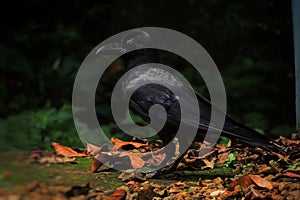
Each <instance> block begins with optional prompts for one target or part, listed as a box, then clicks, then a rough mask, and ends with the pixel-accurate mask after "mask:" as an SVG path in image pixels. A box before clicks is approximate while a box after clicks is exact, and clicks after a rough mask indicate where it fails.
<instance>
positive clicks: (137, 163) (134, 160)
mask: <svg viewBox="0 0 300 200" xmlns="http://www.w3.org/2000/svg"><path fill="white" fill-rule="evenodd" d="M128 156H129V159H130V162H131V166H132V167H133V168H134V169H141V168H142V167H144V165H145V161H144V160H143V159H142V158H141V157H140V156H139V155H137V154H134V153H130V154H129V155H128Z"/></svg>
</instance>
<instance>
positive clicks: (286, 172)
mask: <svg viewBox="0 0 300 200" xmlns="http://www.w3.org/2000/svg"><path fill="white" fill-rule="evenodd" d="M282 175H283V176H286V177H290V178H300V174H298V173H296V172H293V171H285V172H284V173H283V174H282Z"/></svg>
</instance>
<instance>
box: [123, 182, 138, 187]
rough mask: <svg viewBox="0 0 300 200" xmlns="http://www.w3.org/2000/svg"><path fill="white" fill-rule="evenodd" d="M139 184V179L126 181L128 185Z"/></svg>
mask: <svg viewBox="0 0 300 200" xmlns="http://www.w3.org/2000/svg"><path fill="white" fill-rule="evenodd" d="M138 184H139V182H137V181H128V182H127V183H126V185H135V186H136V185H138Z"/></svg>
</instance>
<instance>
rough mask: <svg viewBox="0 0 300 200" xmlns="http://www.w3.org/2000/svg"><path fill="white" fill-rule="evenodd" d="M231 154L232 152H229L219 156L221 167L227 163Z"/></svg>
mask: <svg viewBox="0 0 300 200" xmlns="http://www.w3.org/2000/svg"><path fill="white" fill-rule="evenodd" d="M229 153H230V151H227V152H224V153H222V154H219V155H218V164H219V165H222V164H224V163H225V162H226V160H227V158H228V155H229Z"/></svg>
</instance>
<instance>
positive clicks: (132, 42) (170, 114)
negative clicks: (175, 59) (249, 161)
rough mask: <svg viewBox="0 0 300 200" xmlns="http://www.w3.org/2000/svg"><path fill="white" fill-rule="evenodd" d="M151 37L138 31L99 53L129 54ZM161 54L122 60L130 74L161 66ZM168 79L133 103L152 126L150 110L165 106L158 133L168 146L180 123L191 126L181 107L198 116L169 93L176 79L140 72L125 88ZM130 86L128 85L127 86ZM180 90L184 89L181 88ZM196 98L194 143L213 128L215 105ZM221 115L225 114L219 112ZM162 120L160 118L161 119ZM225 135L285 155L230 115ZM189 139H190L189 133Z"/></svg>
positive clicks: (145, 52)
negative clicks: (163, 121) (151, 65)
mask: <svg viewBox="0 0 300 200" xmlns="http://www.w3.org/2000/svg"><path fill="white" fill-rule="evenodd" d="M149 37H150V36H149V35H148V33H146V32H144V31H136V32H134V34H131V35H128V36H126V37H125V38H123V40H122V41H120V43H114V44H110V45H107V46H104V47H101V48H100V49H99V50H100V51H101V52H102V53H104V54H105V53H113V52H114V51H119V52H128V51H129V50H130V49H132V47H133V46H138V45H142V43H143V42H144V40H149ZM158 57H159V56H158V51H157V50H156V49H150V48H145V49H139V50H135V51H131V52H129V53H126V54H124V55H122V56H121V59H122V60H123V63H124V66H125V68H126V70H127V71H128V70H130V69H132V68H134V67H136V66H139V65H142V64H145V63H159V62H158ZM147 78H148V79H153V78H157V79H166V80H164V81H165V82H166V85H159V84H151V83H149V84H145V85H143V86H142V87H140V88H138V89H137V90H135V91H134V93H133V95H132V96H131V98H130V101H129V107H130V109H131V110H132V111H133V112H134V113H136V114H137V115H139V116H140V117H142V118H143V119H144V120H145V121H147V122H148V123H149V122H150V117H149V109H150V108H151V107H152V106H153V105H155V104H159V105H161V106H163V107H164V108H165V110H166V113H167V120H166V124H165V126H164V128H163V129H162V130H161V131H160V132H159V133H158V135H159V137H160V138H161V140H162V141H163V143H164V144H167V143H168V142H170V141H171V140H172V139H173V138H174V136H175V134H176V131H177V130H178V127H179V124H180V122H183V123H187V124H188V119H181V113H180V106H184V109H187V110H188V111H189V112H190V113H191V115H192V114H193V113H194V112H193V108H192V107H191V106H189V105H180V104H179V101H178V97H177V96H176V95H175V94H174V93H173V92H172V91H171V90H170V89H168V87H167V85H168V84H173V85H174V84H176V83H175V82H174V81H176V80H175V79H174V77H170V76H164V75H163V72H162V71H160V70H159V69H156V68H155V67H154V68H152V69H148V70H146V71H141V70H139V71H137V72H135V74H134V75H133V76H131V77H130V78H129V79H128V80H127V81H126V82H125V83H124V84H125V85H124V93H126V92H127V90H130V89H131V86H132V84H134V83H137V82H138V81H139V80H141V81H144V80H142V79H147ZM126 84H127V85H126ZM178 87H180V85H179V84H178ZM195 94H196V97H197V100H198V104H199V110H200V121H199V123H198V124H199V125H198V133H197V135H196V138H195V139H194V141H200V140H201V139H203V133H205V132H206V131H207V129H208V127H209V124H210V119H211V107H212V106H213V105H211V103H210V102H209V101H208V100H207V99H205V98H204V97H203V96H201V95H200V94H198V93H196V92H195ZM219 112H221V111H219ZM158 117H159V116H158ZM211 128H212V129H216V130H217V129H218V127H211ZM221 133H222V134H221V135H222V136H225V137H227V138H229V139H237V140H240V141H242V142H243V143H246V144H248V145H251V146H254V147H259V148H261V149H264V150H267V151H274V152H278V153H283V151H282V149H281V148H280V146H278V145H277V144H276V143H275V142H274V141H273V140H272V139H270V138H268V137H266V136H264V135H262V134H260V133H258V132H257V131H255V130H253V129H251V128H249V127H247V126H246V125H243V124H241V123H238V122H236V121H235V120H233V119H232V118H231V117H229V116H228V115H226V118H225V123H224V126H223V129H222V130H221ZM186 134H187V137H188V133H186Z"/></svg>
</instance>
